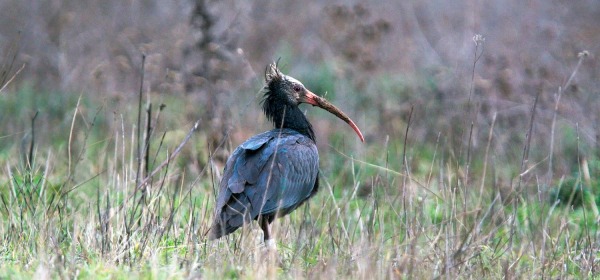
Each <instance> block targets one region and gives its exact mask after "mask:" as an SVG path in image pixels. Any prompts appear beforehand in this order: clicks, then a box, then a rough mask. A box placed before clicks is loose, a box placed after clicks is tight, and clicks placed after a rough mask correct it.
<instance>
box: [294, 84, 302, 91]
mask: <svg viewBox="0 0 600 280" xmlns="http://www.w3.org/2000/svg"><path fill="white" fill-rule="evenodd" d="M301 90H302V86H300V85H294V91H295V92H300V91H301Z"/></svg>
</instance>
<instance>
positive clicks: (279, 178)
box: [244, 134, 319, 217]
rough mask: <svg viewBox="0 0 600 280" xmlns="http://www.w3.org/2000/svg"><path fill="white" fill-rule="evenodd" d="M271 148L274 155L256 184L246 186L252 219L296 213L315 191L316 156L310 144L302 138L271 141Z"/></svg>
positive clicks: (315, 151) (299, 136) (317, 164)
mask: <svg viewBox="0 0 600 280" xmlns="http://www.w3.org/2000/svg"><path fill="white" fill-rule="evenodd" d="M270 146H272V147H273V149H276V151H274V152H273V154H272V155H271V156H270V160H269V161H268V162H267V165H266V166H265V167H264V168H263V170H262V171H261V172H260V175H259V178H258V180H257V182H256V183H255V184H253V185H248V186H246V190H245V191H244V192H245V193H246V194H247V195H248V197H249V198H250V202H251V204H252V206H253V207H257V206H258V207H260V208H259V209H253V210H254V211H253V213H252V215H253V217H256V216H258V215H259V214H260V215H272V214H275V213H276V212H279V215H286V214H288V213H289V212H291V211H292V210H294V209H296V208H297V207H298V206H300V204H302V202H304V201H305V200H306V199H308V198H309V197H310V196H311V195H313V194H314V191H316V190H315V189H314V188H315V184H316V180H317V176H318V172H319V154H318V152H317V147H316V145H315V144H314V142H313V141H311V140H309V139H308V138H307V137H305V136H302V135H299V134H297V135H293V136H288V137H285V138H281V139H279V141H278V140H277V139H274V140H273V141H272V143H270Z"/></svg>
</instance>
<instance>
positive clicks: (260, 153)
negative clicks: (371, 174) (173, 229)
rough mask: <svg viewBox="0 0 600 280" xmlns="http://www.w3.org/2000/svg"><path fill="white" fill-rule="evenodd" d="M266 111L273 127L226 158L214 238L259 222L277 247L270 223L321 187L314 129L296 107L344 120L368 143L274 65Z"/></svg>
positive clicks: (267, 84)
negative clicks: (318, 110) (305, 106)
mask: <svg viewBox="0 0 600 280" xmlns="http://www.w3.org/2000/svg"><path fill="white" fill-rule="evenodd" d="M262 91H263V93H264V96H263V100H262V110H263V112H264V114H265V115H266V117H267V119H268V120H269V121H271V122H272V123H273V126H274V129H272V130H269V131H266V132H263V133H260V134H258V135H255V136H253V137H251V138H249V139H248V140H246V141H245V142H244V143H242V144H241V145H240V146H239V147H237V148H236V149H235V150H234V151H233V153H232V154H231V156H230V157H229V159H228V160H227V162H226V164H225V167H224V171H223V176H222V178H221V181H220V183H219V192H218V195H217V197H216V205H215V210H214V215H213V216H214V218H213V222H212V225H211V227H210V229H209V232H208V235H209V239H210V240H215V239H218V238H220V237H222V236H225V235H228V234H230V233H232V232H234V231H236V230H237V229H238V228H240V227H242V226H244V225H246V224H249V223H251V222H252V221H253V220H256V221H257V222H258V223H259V225H260V228H261V229H262V231H263V242H264V244H265V245H267V246H274V244H275V243H274V239H273V236H272V233H271V223H272V222H273V220H274V219H275V218H276V217H283V216H285V215H287V214H289V213H291V212H292V211H294V210H295V209H296V208H298V207H299V206H300V205H302V204H303V203H304V202H306V201H307V200H308V199H310V198H311V197H313V196H314V195H315V193H317V191H318V189H319V180H318V177H319V152H318V150H317V145H316V142H315V141H316V138H315V133H314V130H313V127H312V125H311V124H310V122H309V121H308V119H307V118H306V116H305V114H304V113H303V112H302V111H301V109H300V108H299V107H298V105H300V104H302V103H307V104H310V105H313V106H318V107H320V108H322V109H325V110H327V111H328V112H330V113H332V114H333V115H335V116H337V117H338V118H340V119H341V120H343V121H345V122H346V123H347V124H348V125H350V127H351V128H352V129H353V130H354V131H355V132H356V134H358V137H359V138H360V140H361V142H364V141H365V139H364V137H363V134H362V133H361V131H360V129H359V128H358V126H356V124H355V123H354V122H353V121H352V120H351V119H350V118H349V117H348V116H347V115H346V114H345V113H344V112H342V111H341V110H340V109H338V108H337V107H335V106H334V105H333V104H331V103H330V102H329V101H327V100H326V99H324V98H322V97H319V96H318V95H316V94H314V93H313V92H311V91H310V90H308V89H306V87H305V86H304V85H303V84H302V83H301V82H300V81H298V80H296V79H295V78H293V77H290V76H288V75H284V74H283V73H282V72H281V71H280V70H279V68H278V65H277V63H276V62H274V63H270V64H269V65H268V66H267V67H266V69H265V85H264V87H263V90H262Z"/></svg>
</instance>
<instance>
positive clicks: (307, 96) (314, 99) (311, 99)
mask: <svg viewBox="0 0 600 280" xmlns="http://www.w3.org/2000/svg"><path fill="white" fill-rule="evenodd" d="M300 102H304V103H308V104H310V105H313V106H319V107H321V108H323V109H325V110H327V111H328V112H329V113H332V114H334V115H336V116H337V117H338V118H340V119H342V120H343V121H345V122H346V123H347V124H348V125H350V127H352V129H354V131H355V132H356V134H358V137H359V138H360V141H362V142H365V137H363V135H362V133H361V132H360V129H358V126H356V124H355V123H354V122H353V121H352V120H351V119H350V117H348V115H346V114H345V113H344V112H342V110H340V109H338V108H337V107H335V106H334V105H333V104H331V103H330V102H329V101H327V100H326V99H325V98H322V97H319V96H318V95H316V94H314V93H312V92H311V91H310V90H306V92H305V93H304V94H301V95H300Z"/></svg>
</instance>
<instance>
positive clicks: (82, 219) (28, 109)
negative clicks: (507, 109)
mask: <svg viewBox="0 0 600 280" xmlns="http://www.w3.org/2000/svg"><path fill="white" fill-rule="evenodd" d="M323 71H326V69H324V70H323ZM391 86H392V85H389V87H391ZM386 87H388V86H387V85H386ZM53 96H57V97H59V99H57V100H55V99H54V97H53ZM78 96H79V95H70V94H58V93H57V94H43V93H39V92H35V90H33V89H32V88H29V87H23V89H22V90H21V91H18V92H15V93H12V94H11V95H4V96H2V100H1V102H0V104H1V105H0V107H1V108H2V118H3V119H4V120H10V121H4V122H3V124H2V125H0V126H1V127H2V131H3V132H2V135H0V137H1V138H0V155H1V156H0V166H2V170H3V172H2V173H0V198H1V200H0V234H1V238H2V244H3V246H2V247H1V248H0V278H10V279H28V278H31V277H34V276H35V277H43V276H49V277H52V278H62V277H67V278H101V279H106V278H108V279H128V278H130V277H136V278H144V279H165V278H167V279H183V278H189V277H194V276H201V277H205V278H207V279H217V278H227V279H238V278H245V279H247V278H249V279H260V278H265V277H266V278H284V279H288V278H324V277H332V276H331V275H333V276H335V277H337V278H354V279H371V278H417V279H419V278H434V277H448V278H503V277H505V276H506V277H518V278H526V277H530V278H540V277H548V278H564V277H567V278H586V277H593V275H595V273H597V271H598V269H599V266H598V258H599V257H600V254H599V253H598V252H599V250H598V248H599V242H598V237H599V236H600V235H599V234H598V226H597V224H598V213H597V206H596V204H595V202H597V201H598V200H597V197H598V192H599V191H600V190H599V189H598V188H597V186H598V184H597V183H595V182H598V178H597V177H595V176H596V174H598V170H596V168H597V167H596V166H597V161H594V160H591V159H592V157H589V158H590V160H591V161H590V162H591V164H589V167H588V166H587V165H585V166H584V165H582V166H583V167H582V166H573V167H572V168H573V170H581V168H589V169H590V170H589V171H590V172H589V174H591V178H589V182H591V185H582V184H581V182H582V181H581V179H580V178H579V177H581V176H578V175H576V174H579V173H576V172H574V173H573V174H574V175H573V177H572V178H571V177H570V178H567V179H565V180H560V178H556V179H554V180H553V181H552V184H553V185H551V186H546V185H544V183H543V180H537V181H536V180H535V177H534V176H532V175H531V173H528V174H525V175H523V177H522V178H519V177H518V175H515V174H519V173H522V172H519V170H520V168H521V167H520V164H521V162H519V161H515V162H508V161H502V162H494V163H493V164H492V163H490V161H491V158H492V157H493V156H494V155H495V154H494V153H495V152H494V151H492V152H491V154H490V157H486V153H485V152H481V151H478V152H476V153H475V152H474V153H473V155H472V158H471V160H470V161H467V159H466V157H465V156H464V153H463V154H462V155H456V154H455V153H454V151H455V150H454V149H453V148H451V144H450V143H449V140H447V138H446V137H444V135H442V137H441V138H440V139H441V140H439V141H438V140H437V139H426V141H423V142H416V141H412V142H410V141H409V142H408V146H407V149H406V156H407V161H406V163H407V165H405V164H404V163H403V160H402V155H403V153H404V146H403V145H404V139H403V137H395V138H390V139H389V141H388V142H387V143H366V144H365V145H362V144H358V143H357V141H355V139H354V138H351V137H353V136H354V135H352V131H351V130H350V129H346V128H345V127H343V128H341V129H336V130H335V131H334V132H333V133H331V134H330V135H329V145H331V148H329V146H325V147H326V148H325V149H321V151H320V152H321V157H322V161H321V169H322V171H321V173H322V174H321V175H322V176H321V189H320V191H319V193H318V195H317V196H316V197H315V198H314V199H312V200H311V201H310V202H309V203H307V204H306V205H305V206H302V207H301V208H299V209H298V210H296V211H295V212H293V213H292V214H291V215H289V216H287V217H285V218H282V219H279V220H277V222H276V223H275V232H276V238H277V240H278V250H277V256H276V257H274V256H270V255H268V254H267V253H266V251H265V249H264V248H263V246H262V245H261V242H260V240H261V233H260V230H259V229H258V227H257V226H256V225H255V224H253V225H251V226H249V227H247V228H244V229H243V230H238V232H236V233H234V234H232V235H230V236H227V237H225V238H222V239H220V240H217V241H207V240H206V237H205V234H206V232H207V230H208V227H209V225H210V222H211V219H212V217H211V215H212V208H213V205H214V197H215V193H214V188H215V186H216V184H218V179H219V178H218V175H219V174H220V171H221V168H222V164H223V162H222V160H219V159H218V158H210V155H219V154H220V153H225V155H226V154H227V151H228V150H229V149H228V148H227V145H222V146H215V145H209V144H208V143H209V141H208V140H207V139H208V138H209V136H208V132H207V130H203V129H202V128H200V129H199V132H198V133H196V134H194V136H193V138H192V141H190V142H188V143H187V144H186V145H185V146H184V149H183V152H182V153H181V154H180V155H179V156H178V157H177V158H176V160H175V161H174V162H171V163H170V164H169V165H168V166H167V167H166V168H163V169H161V170H160V172H158V173H157V174H156V175H155V176H153V177H152V178H150V180H149V181H148V184H147V185H144V188H143V191H142V189H136V183H135V180H136V174H137V159H136V154H135V150H136V142H137V140H136V139H135V137H136V136H135V135H136V134H135V131H136V130H135V123H136V121H135V116H136V114H135V113H134V110H131V108H128V109H125V110H123V111H120V112H116V113H115V111H114V110H115V109H114V108H113V107H112V105H111V106H109V105H108V104H109V103H110V102H109V101H106V100H104V101H102V100H99V99H97V98H94V97H90V96H87V95H85V94H83V95H81V100H80V101H79V107H77V104H78ZM44 98H47V99H48V100H44ZM154 98H155V99H156V97H154ZM32 99H37V101H36V102H39V103H35V102H33V101H32ZM51 100H54V101H52V102H50V101H51ZM161 103H164V104H165V105H166V106H167V107H166V109H165V110H164V111H162V112H161V115H160V116H159V118H157V119H159V124H158V126H157V128H156V130H155V131H154V133H153V134H152V136H151V142H150V149H149V151H150V159H151V160H150V163H149V165H150V168H149V170H153V169H154V168H156V167H158V166H159V165H160V163H162V162H163V161H165V159H166V158H167V157H168V155H170V154H171V153H172V152H173V151H174V149H175V147H177V145H179V143H180V142H181V141H182V140H183V139H184V137H185V135H186V134H187V132H188V130H189V129H190V128H191V123H190V122H186V121H185V118H186V117H185V116H183V114H184V113H183V112H180V111H178V110H177V109H170V108H181V107H184V106H185V105H186V104H184V103H182V101H181V99H178V98H168V97H163V98H162V100H161ZM40 104H47V105H40ZM132 107H133V106H132ZM108 108H110V109H108ZM5 110H6V111H5ZM36 111H38V112H39V117H38V118H39V119H38V121H39V123H37V124H36V126H35V128H34V129H35V130H36V135H37V136H36V137H35V138H34V137H32V136H30V137H29V138H27V137H24V135H31V126H30V124H31V117H32V115H33V113H34V112H36ZM75 112H77V113H75ZM155 113H156V111H155ZM74 116H75V119H74V120H73V118H74ZM154 116H157V115H154ZM405 126H406V124H404V129H403V130H402V132H398V134H399V135H403V133H404V130H405ZM163 133H165V137H164V138H163ZM409 134H410V130H409ZM32 140H33V141H34V143H35V145H34V150H33V154H34V158H33V159H32V161H31V165H29V163H28V160H27V157H26V155H27V154H28V152H29V149H28V148H29V147H30V144H31V141H32ZM428 143H434V144H433V145H431V144H428ZM233 144H234V145H235V144H238V143H233ZM574 145H575V146H577V143H575V144H574ZM484 146H485V145H484ZM571 146H573V145H571ZM464 148H467V147H464ZM515 149H516V150H517V151H515ZM518 150H520V151H522V150H523V149H522V147H512V148H511V149H510V152H514V153H518ZM576 151H577V150H575V152H576ZM500 156H501V155H500ZM500 156H499V157H500ZM459 157H460V158H459ZM486 161H487V162H488V165H487V166H486V165H485V163H486ZM484 167H485V168H484ZM467 170H468V174H467ZM515 170H516V171H515ZM540 172H541V171H540ZM577 172H579V171H577ZM504 174H511V175H504ZM142 178H144V176H142ZM519 180H522V183H521V185H520V186H519V184H518V182H519ZM584 182H585V181H584ZM585 183H586V184H587V182H585ZM578 186H579V187H578ZM558 187H560V190H557V189H556V188H558ZM577 189H579V190H583V191H581V192H580V193H577ZM574 191H575V192H574ZM553 194H555V195H554V196H553ZM571 194H573V197H574V198H580V199H571V200H565V198H566V197H570V195H571ZM557 197H561V198H560V202H555V201H556V198H557ZM568 201H571V202H570V203H569V202H568Z"/></svg>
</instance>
